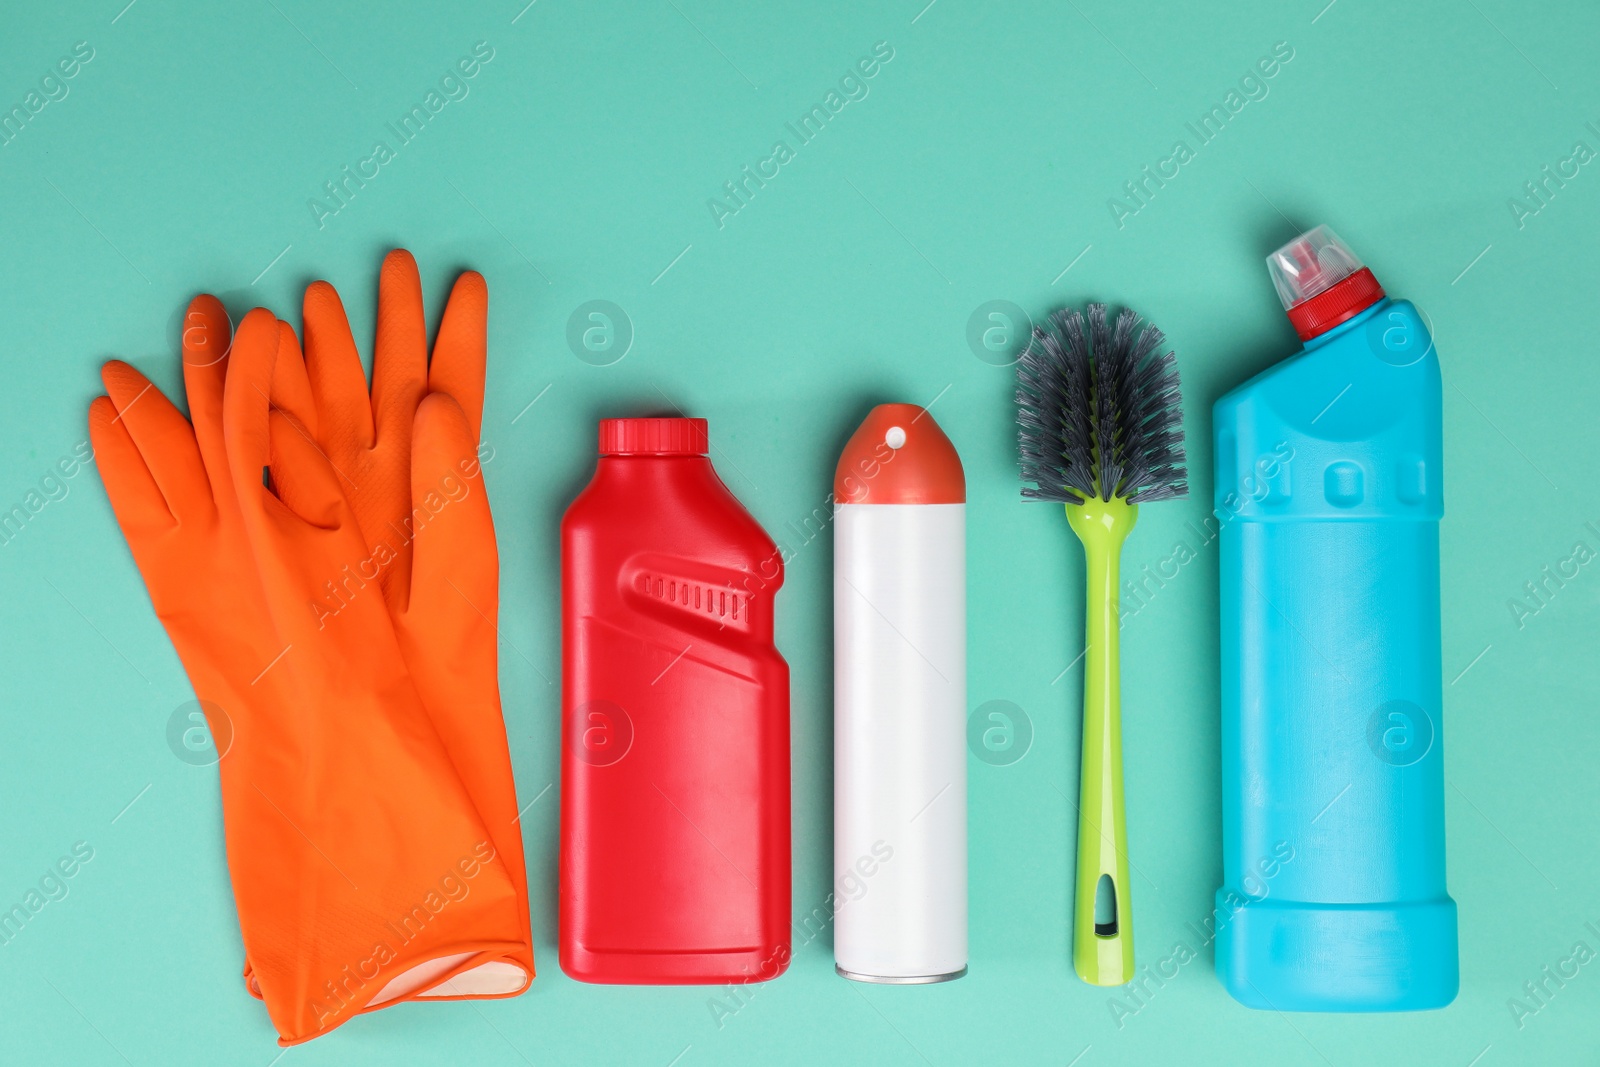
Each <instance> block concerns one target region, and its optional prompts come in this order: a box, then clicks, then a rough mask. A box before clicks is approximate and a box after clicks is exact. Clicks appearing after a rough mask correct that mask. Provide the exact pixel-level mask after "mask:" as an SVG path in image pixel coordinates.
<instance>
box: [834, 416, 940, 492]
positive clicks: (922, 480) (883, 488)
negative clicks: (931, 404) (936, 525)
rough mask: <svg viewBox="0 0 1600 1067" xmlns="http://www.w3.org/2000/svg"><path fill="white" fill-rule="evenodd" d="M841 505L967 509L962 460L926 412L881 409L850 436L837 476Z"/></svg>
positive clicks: (836, 486) (836, 488) (835, 480)
mask: <svg viewBox="0 0 1600 1067" xmlns="http://www.w3.org/2000/svg"><path fill="white" fill-rule="evenodd" d="M833 499H834V501H835V502H836V503H840V504H964V503H966V501H967V479H966V475H965V474H964V473H963V472H962V470H961V457H960V456H958V455H957V454H956V446H955V445H953V444H951V443H950V438H948V437H946V436H945V434H944V431H943V430H941V429H940V428H939V424H938V423H937V422H934V421H933V416H932V415H929V414H928V411H927V409H926V408H923V407H919V406H917V405H916V404H879V405H878V406H877V407H875V408H873V409H872V411H871V413H869V414H868V415H867V417H866V419H865V420H864V421H863V422H862V423H861V425H860V426H859V427H857V428H856V432H855V433H853V434H851V435H850V440H849V441H848V442H846V443H845V446H844V451H843V452H842V453H840V455H839V466H838V467H836V468H835V469H834V474H833Z"/></svg>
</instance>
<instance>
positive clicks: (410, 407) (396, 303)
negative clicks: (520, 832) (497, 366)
mask: <svg viewBox="0 0 1600 1067" xmlns="http://www.w3.org/2000/svg"><path fill="white" fill-rule="evenodd" d="M427 331H428V327H427V322H426V321H425V320H424V318H423V314H422V280H421V279H420V278H419V277H418V276H417V261H416V260H415V259H413V258H411V253H410V252H407V251H406V250H405V249H403V248H396V249H395V250H394V251H392V252H390V253H389V254H388V255H387V256H385V257H384V260H383V273H382V274H381V275H380V276H379V279H378V337H377V343H376V346H375V348H374V353H373V357H372V413H373V420H374V422H375V424H376V426H377V431H378V441H379V442H380V443H381V444H383V445H386V446H390V447H396V448H399V449H400V450H401V451H402V452H404V451H406V450H407V449H408V446H409V441H410V438H411V422H412V420H413V419H414V418H415V417H416V414H417V405H418V404H419V403H421V402H422V397H423V394H424V393H426V392H427V389H428V332H427Z"/></svg>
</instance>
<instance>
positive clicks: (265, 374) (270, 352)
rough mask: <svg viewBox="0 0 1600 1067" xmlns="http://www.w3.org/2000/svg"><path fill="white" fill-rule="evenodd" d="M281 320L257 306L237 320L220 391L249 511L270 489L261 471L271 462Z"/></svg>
mask: <svg viewBox="0 0 1600 1067" xmlns="http://www.w3.org/2000/svg"><path fill="white" fill-rule="evenodd" d="M279 340H280V335H279V332H278V319H277V317H276V316H274V315H273V314H272V312H270V311H268V310H267V309H266V308H256V309H255V310H254V311H252V312H250V313H249V314H248V315H246V316H245V317H244V320H243V321H242V322H240V323H239V332H238V333H236V334H235V335H234V338H233V350H232V352H230V353H229V355H228V377H227V382H226V383H225V384H224V387H223V396H222V433H223V439H224V441H225V443H226V445H227V451H228V469H229V471H230V473H231V474H232V476H233V485H234V489H235V491H236V492H237V494H238V499H239V506H240V508H241V509H242V510H244V511H245V512H246V514H249V513H251V512H252V511H257V512H259V510H260V509H261V508H262V507H263V506H264V505H265V501H266V498H268V497H270V496H271V494H270V493H269V492H268V491H267V489H266V487H265V486H264V485H263V484H262V472H263V470H264V469H265V468H266V467H267V466H268V465H269V463H270V462H271V457H272V440H271V436H270V434H269V433H268V415H269V412H270V411H271V405H272V398H271V392H270V391H271V389H272V374H273V367H274V365H275V364H276V363H277V358H278V345H279Z"/></svg>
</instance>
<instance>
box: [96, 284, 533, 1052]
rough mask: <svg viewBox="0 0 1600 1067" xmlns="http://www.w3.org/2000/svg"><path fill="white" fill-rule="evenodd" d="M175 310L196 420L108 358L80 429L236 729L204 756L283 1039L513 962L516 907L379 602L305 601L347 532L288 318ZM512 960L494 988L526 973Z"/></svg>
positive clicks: (516, 897) (158, 595)
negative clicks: (336, 606) (231, 327)
mask: <svg viewBox="0 0 1600 1067" xmlns="http://www.w3.org/2000/svg"><path fill="white" fill-rule="evenodd" d="M185 325H186V329H185V332H184V378H185V388H186V391H187V393H188V395H189V402H190V410H191V414H192V416H193V418H194V425H193V427H192V428H191V426H190V424H189V423H188V422H187V421H186V420H185V419H184V418H183V416H182V415H181V414H179V413H178V411H177V410H176V409H175V408H174V407H173V406H172V405H171V403H170V402H168V401H167V399H166V398H165V397H164V396H162V395H161V393H160V392H159V391H158V390H156V389H155V388H154V387H153V386H152V385H150V383H149V382H148V381H146V380H145V379H144V378H143V376H142V375H140V374H139V373H138V372H137V371H135V370H133V368H131V367H128V366H127V365H126V364H121V363H117V362H113V363H110V364H107V366H106V368H105V372H104V380H105V383H106V387H107V392H108V393H109V394H110V396H109V398H108V397H100V398H97V399H96V400H95V401H94V403H93V404H92V405H91V408H90V414H89V422H90V432H91V436H92V439H93V442H94V445H95V447H96V450H97V453H98V454H99V456H100V457H101V462H100V463H99V466H100V470H101V474H102V477H103V479H104V480H105V483H106V487H107V491H108V494H109V495H110V497H111V501H112V505H113V508H114V510H115V511H116V514H117V518H118V521H119V524H120V525H121V526H122V528H123V532H124V534H125V535H126V536H127V538H128V542H129V545H130V547H131V548H132V549H133V553H134V557H135V560H136V561H137V563H138V565H139V569H140V571H141V573H142V574H143V575H144V578H145V582H146V585H147V587H148V588H149V590H150V594H151V599H152V602H153V603H154V605H155V607H156V611H157V614H158V615H159V616H160V618H161V619H162V622H163V624H164V625H165V626H166V628H167V630H168V634H169V636H171V637H172V640H173V643H174V645H175V646H176V647H177V650H178V652H179V655H180V657H181V658H182V659H183V662H184V666H185V669H186V670H187V671H188V673H189V676H190V680H191V682H192V683H193V685H194V687H195V691H196V695H197V696H198V697H199V698H200V700H201V701H202V704H203V706H204V707H205V708H206V710H207V715H208V718H209V719H210V722H211V727H212V730H213V733H214V734H215V735H216V736H217V737H218V738H219V744H222V743H226V742H225V741H224V739H225V738H227V737H228V736H229V734H230V732H231V744H228V750H227V755H226V756H225V757H224V758H223V759H222V761H221V764H220V768H219V769H220V773H221V777H222V792H223V808H224V825H225V831H226V840H227V850H228V863H229V870H230V873H231V876H232V881H233V885H234V893H235V898H236V903H237V907H238V913H239V921H240V931H241V935H242V937H243V940H244V945H245V951H246V955H247V958H248V959H249V961H250V966H251V969H252V971H253V973H254V976H255V980H256V981H257V982H258V984H259V988H260V992H261V994H262V995H263V997H264V999H265V1001H266V1005H267V1009H268V1013H269V1015H270V1016H271V1018H272V1020H273V1023H274V1025H275V1026H276V1027H277V1029H278V1032H279V1034H280V1044H293V1043H296V1042H299V1041H303V1040H306V1039H308V1038H311V1037H315V1036H317V1035H318V1034H320V1033H323V1032H326V1031H327V1030H329V1029H331V1028H333V1027H334V1026H337V1025H339V1024H341V1023H343V1022H345V1021H347V1020H348V1019H349V1018H350V1017H352V1016H353V1015H354V1014H355V1013H357V1012H358V1011H361V1010H365V1009H367V1008H370V1007H375V1006H379V1005H381V1004H384V1003H389V1002H391V1001H393V1000H396V999H400V998H402V997H407V996H413V995H416V994H417V993H418V992H419V991H421V990H423V989H425V988H426V987H428V986H433V985H437V984H438V983H439V982H441V981H445V980H448V979H450V978H452V977H453V976H455V975H458V974H465V973H469V972H473V971H475V970H478V969H480V968H483V967H484V966H485V965H496V966H501V965H503V964H504V963H505V962H508V961H509V962H511V963H512V964H513V965H514V961H515V960H517V959H518V958H519V957H520V956H521V954H522V953H524V952H525V949H526V938H525V937H523V935H522V931H523V929H524V928H525V925H526V905H525V904H524V903H523V902H522V900H523V898H522V895H521V894H520V893H519V892H518V890H517V887H516V885H515V884H514V883H513V881H512V878H511V876H510V873H509V872H508V871H507V869H506V868H505V866H504V864H503V863H502V862H500V861H499V859H498V857H497V856H496V853H495V850H494V846H493V845H492V843H491V840H490V837H489V835H488V833H487V831H486V830H485V828H484V827H483V824H482V821H481V820H480V819H479V818H478V816H477V812H476V810H475V808H474V807H473V806H472V804H471V802H470V799H469V798H468V797H467V795H466V793H465V790H464V788H463V786H462V784H461V782H460V781H459V779H458V778H457V776H456V774H455V770H454V767H453V765H452V763H451V762H450V759H449V757H448V755H447V754H446V752H445V751H444V748H443V745H442V743H441V741H440V739H439V737H438V734H437V732H436V731H435V729H434V728H433V725H432V720H431V719H430V718H429V716H428V715H427V712H426V710H425V709H424V708H423V706H422V702H421V700H420V698H419V697H418V695H417V691H416V686H415V684H414V682H413V681H412V679H411V677H410V675H409V673H408V671H407V670H406V667H405V663H404V660H403V658H402V656H401V653H400V649H399V643H398V641H397V639H396V637H395V634H394V631H393V628H392V625H391V624H390V622H389V618H388V613H387V612H386V611H385V610H384V607H383V605H382V604H381V603H380V602H378V601H377V600H375V599H373V598H368V600H367V601H366V602H364V603H354V604H352V605H351V607H350V608H349V610H348V611H347V612H341V617H340V618H339V619H338V620H337V621H338V624H339V625H338V626H337V627H336V628H335V627H329V628H319V623H320V622H321V621H322V620H320V619H319V618H318V616H317V615H316V613H315V612H314V611H313V610H310V608H309V604H310V602H311V601H312V599H313V598H314V597H315V595H316V591H317V590H318V589H319V587H320V586H321V584H322V583H323V582H324V581H326V580H327V579H328V576H330V575H335V574H337V573H338V571H339V568H340V567H341V566H343V563H344V561H346V560H348V559H353V558H359V557H360V556H361V555H362V553H363V548H362V541H361V538H360V534H359V532H358V530H357V526H356V523H355V520H354V517H353V515H352V514H351V513H350V511H349V509H348V505H347V504H346V503H345V502H344V500H343V497H342V496H341V495H340V494H339V492H338V486H337V482H336V481H335V480H334V476H333V475H332V473H331V471H330V470H329V469H328V467H327V465H326V462H325V461H323V460H322V457H321V456H320V455H319V454H318V453H317V452H316V450H315V446H314V445H313V444H312V443H311V437H310V433H309V430H310V429H311V428H314V427H315V426H316V417H315V410H314V408H313V407H312V406H311V404H310V400H309V389H308V386H307V384H306V382H305V377H304V369H303V367H302V366H301V365H300V362H299V352H298V346H297V345H296V344H295V340H294V336H293V332H292V330H290V329H289V328H288V327H287V325H285V324H282V323H279V322H277V320H276V319H274V318H273V317H272V315H271V314H270V313H268V312H265V311H261V310H257V311H255V312H252V313H251V314H250V315H249V316H247V317H246V319H245V321H244V322H243V323H242V324H241V328H240V331H239V335H238V337H237V338H235V339H234V340H233V344H232V348H231V353H230V349H229V340H228V326H227V318H226V315H225V313H224V312H223V310H222V308H221V306H220V304H218V303H217V302H216V301H215V300H214V299H212V298H208V297H202V298H199V299H197V300H196V301H195V302H194V304H192V305H191V307H190V311H189V316H188V318H187V319H186V323H185ZM269 396H271V397H272V398H273V400H272V403H276V404H277V405H278V407H279V408H281V409H283V410H270V404H269V399H268V398H269ZM286 411H287V412H291V413H292V414H285V413H284V412H286ZM264 468H266V469H268V471H269V473H270V476H271V478H272V482H273V485H274V486H275V489H276V493H274V491H272V490H268V489H266V488H265V487H264V486H263V485H262V481H261V474H262V471H263V469H264ZM230 728H231V729H230ZM519 911H520V912H521V915H520V916H519V914H518V913H519ZM516 970H517V981H516V985H515V988H508V989H505V990H502V992H515V991H520V989H521V988H523V987H525V985H526V982H527V979H528V977H529V975H528V974H526V973H525V972H523V971H522V970H521V969H520V967H518V968H516Z"/></svg>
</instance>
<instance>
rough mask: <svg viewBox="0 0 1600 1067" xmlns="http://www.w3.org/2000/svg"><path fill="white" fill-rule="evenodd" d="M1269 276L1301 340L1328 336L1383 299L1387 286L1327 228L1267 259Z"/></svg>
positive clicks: (1306, 236)
mask: <svg viewBox="0 0 1600 1067" xmlns="http://www.w3.org/2000/svg"><path fill="white" fill-rule="evenodd" d="M1267 272H1268V273H1269V274H1271V275H1272V284H1273V286H1274V287H1275V288H1276V289H1277V290H1278V299H1280V300H1282V301H1283V307H1284V310H1285V311H1287V312H1288V313H1289V323H1290V325H1292V326H1293V327H1294V332H1295V333H1297V334H1299V335H1300V340H1302V341H1309V340H1311V339H1312V338H1313V337H1316V336H1318V335H1319V334H1324V333H1327V332H1328V331H1329V330H1331V329H1333V328H1334V327H1335V326H1337V325H1339V324H1340V323H1341V322H1344V321H1345V320H1346V319H1350V318H1353V317H1354V316H1356V315H1359V314H1360V313H1361V312H1363V311H1365V310H1366V309H1367V308H1369V307H1371V306H1372V305H1373V304H1376V303H1377V302H1378V301H1379V300H1382V299H1383V295H1384V294H1383V286H1381V285H1379V284H1378V279H1377V278H1374V277H1373V276H1372V272H1371V271H1370V270H1368V269H1367V268H1366V267H1363V266H1362V265H1361V261H1360V260H1359V259H1357V258H1356V254H1355V253H1354V252H1352V251H1350V246H1348V245H1346V244H1345V243H1344V242H1343V241H1341V240H1339V236H1338V234H1336V233H1334V232H1333V231H1332V230H1330V229H1328V228H1327V227H1326V226H1318V227H1317V228H1316V229H1314V230H1311V231H1310V232H1309V233H1303V234H1301V235H1300V236H1299V237H1296V238H1295V239H1294V240H1292V241H1290V242H1289V243H1288V244H1286V245H1284V246H1283V247H1282V248H1280V249H1278V250H1277V251H1276V252H1274V253H1272V255H1270V256H1268V257H1267Z"/></svg>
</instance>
